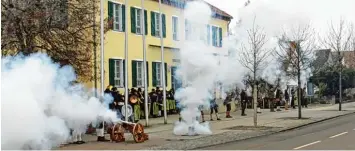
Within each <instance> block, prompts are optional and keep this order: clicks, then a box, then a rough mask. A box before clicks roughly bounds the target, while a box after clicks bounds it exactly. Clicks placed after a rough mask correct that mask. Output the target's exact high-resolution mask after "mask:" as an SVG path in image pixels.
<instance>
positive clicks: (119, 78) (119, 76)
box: [114, 60, 123, 87]
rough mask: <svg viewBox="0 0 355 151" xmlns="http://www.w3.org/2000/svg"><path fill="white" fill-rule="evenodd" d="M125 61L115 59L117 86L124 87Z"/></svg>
mask: <svg viewBox="0 0 355 151" xmlns="http://www.w3.org/2000/svg"><path fill="white" fill-rule="evenodd" d="M122 62H123V61H122V60H115V84H114V85H115V86H116V87H123V63H122Z"/></svg>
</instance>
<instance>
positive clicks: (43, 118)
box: [1, 53, 118, 149]
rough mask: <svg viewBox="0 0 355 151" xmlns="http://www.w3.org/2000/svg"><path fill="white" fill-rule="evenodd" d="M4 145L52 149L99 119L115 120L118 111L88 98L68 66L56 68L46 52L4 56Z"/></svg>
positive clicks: (2, 111)
mask: <svg viewBox="0 0 355 151" xmlns="http://www.w3.org/2000/svg"><path fill="white" fill-rule="evenodd" d="M1 66H2V70H1V74H2V77H1V81H2V83H1V92H2V95H1V106H2V110H1V114H2V116H1V118H2V119H1V120H2V122H1V131H2V136H1V137H2V139H1V145H2V149H51V148H52V147H55V146H58V145H60V144H61V143H64V142H65V141H67V140H68V138H69V131H70V129H75V130H78V131H81V132H85V130H86V128H87V126H88V124H90V123H96V122H97V120H98V118H101V119H103V120H106V121H114V122H117V121H118V119H117V117H116V113H115V112H112V111H110V110H108V108H107V106H106V105H105V104H102V103H101V102H100V101H99V99H97V98H94V97H91V96H90V95H89V93H87V92H88V91H86V90H85V89H84V88H83V87H82V86H81V85H77V84H71V82H72V81H74V80H75V79H76V75H75V73H74V70H73V68H72V67H70V66H64V67H62V68H60V67H59V65H58V64H54V63H53V62H52V61H51V59H50V58H49V57H48V56H47V55H45V54H41V53H38V54H33V55H31V56H28V57H24V56H21V55H18V56H16V57H6V58H3V59H2V64H1Z"/></svg>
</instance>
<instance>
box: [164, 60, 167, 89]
mask: <svg viewBox="0 0 355 151" xmlns="http://www.w3.org/2000/svg"><path fill="white" fill-rule="evenodd" d="M164 70H165V86H168V64H167V63H164Z"/></svg>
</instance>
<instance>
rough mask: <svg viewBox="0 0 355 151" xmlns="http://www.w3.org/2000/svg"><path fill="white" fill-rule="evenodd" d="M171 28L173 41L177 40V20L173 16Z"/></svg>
mask: <svg viewBox="0 0 355 151" xmlns="http://www.w3.org/2000/svg"><path fill="white" fill-rule="evenodd" d="M172 26H173V40H179V37H178V33H179V18H178V17H175V16H173V18H172Z"/></svg>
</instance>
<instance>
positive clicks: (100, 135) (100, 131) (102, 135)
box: [96, 128, 110, 142]
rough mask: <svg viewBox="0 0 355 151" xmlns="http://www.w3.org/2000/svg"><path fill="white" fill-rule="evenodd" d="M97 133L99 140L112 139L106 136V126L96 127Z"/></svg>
mask: <svg viewBox="0 0 355 151" xmlns="http://www.w3.org/2000/svg"><path fill="white" fill-rule="evenodd" d="M96 135H97V141H98V142H107V141H110V140H107V139H106V138H105V133H104V128H101V129H96Z"/></svg>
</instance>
